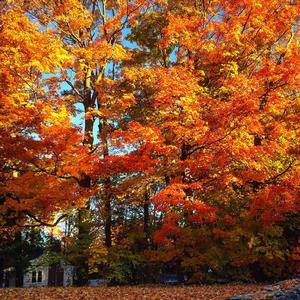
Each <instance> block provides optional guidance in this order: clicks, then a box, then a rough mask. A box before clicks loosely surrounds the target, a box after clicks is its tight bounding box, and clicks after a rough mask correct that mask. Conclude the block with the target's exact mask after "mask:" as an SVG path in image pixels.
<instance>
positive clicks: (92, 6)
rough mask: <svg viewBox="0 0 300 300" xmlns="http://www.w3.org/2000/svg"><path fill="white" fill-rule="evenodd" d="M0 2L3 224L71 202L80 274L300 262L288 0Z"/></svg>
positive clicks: (38, 216)
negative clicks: (0, 9) (153, 266)
mask: <svg viewBox="0 0 300 300" xmlns="http://www.w3.org/2000/svg"><path fill="white" fill-rule="evenodd" d="M1 5H2V6H3V13H2V14H1V21H0V26H1V40H0V50H1V53H0V61H1V73H0V76H1V85H0V97H1V98H0V99H1V117H0V132H1V154H0V160H1V182H0V183H1V185H0V189H1V190H0V192H1V195H0V196H1V198H0V199H1V202H0V204H1V206H0V216H1V219H0V222H1V232H3V234H5V233H6V236H7V237H9V234H10V233H11V232H16V231H17V230H20V228H22V226H23V227H24V226H25V227H26V226H55V225H57V224H58V222H59V221H61V220H62V219H63V218H67V217H68V215H70V214H73V215H76V222H75V223H76V227H77V231H76V234H74V235H73V236H72V238H73V248H72V249H73V250H72V251H73V252H74V253H73V254H72V255H73V258H74V263H75V264H77V267H78V268H77V270H78V272H77V281H78V284H86V283H87V280H88V272H89V268H90V269H93V268H94V267H95V268H96V269H97V268H98V267H99V268H100V266H105V265H108V267H107V270H108V273H109V272H111V274H113V275H111V274H110V275H111V278H114V280H115V279H116V280H115V281H118V280H119V281H122V280H124V274H128V273H126V272H127V271H126V270H127V269H128V268H132V272H131V274H132V276H133V277H134V275H133V274H134V273H136V271H135V270H136V269H137V268H143V267H145V265H146V262H145V261H147V260H148V258H150V261H151V263H153V264H155V263H156V264H162V263H165V264H170V266H172V267H173V269H176V272H177V275H178V278H179V280H180V281H183V280H184V274H189V280H190V282H199V280H202V279H203V278H206V277H207V276H209V275H207V274H208V270H212V272H213V275H215V276H222V274H223V273H226V272H228V273H230V272H232V270H234V272H238V269H239V267H245V270H246V271H244V273H245V274H244V275H243V276H245V277H247V276H248V274H249V276H254V277H259V276H261V275H257V274H258V273H261V274H262V273H264V275H263V276H277V275H278V274H279V275H284V274H283V273H284V270H285V269H286V267H287V265H289V267H290V269H289V272H294V271H297V270H298V268H299V228H298V224H299V221H298V220H299V207H300V203H299V199H300V197H299V188H298V186H299V163H298V162H297V158H298V155H299V143H298V141H297V138H298V137H299V128H298V122H299V115H298V110H299V96H298V94H299V79H300V73H299V72H300V71H299V70H300V53H299V31H298V23H299V17H300V16H299V11H300V7H299V5H300V4H299V3H298V2H297V1H292V0H289V1H287V0H272V1H269V2H268V5H266V4H265V3H264V2H263V1H261V0H247V1H242V2H241V1H240V2H237V1H231V0H227V1H219V0H210V1H205V0H203V1H181V0H169V1H165V0H156V1H154V0H153V1H150V0H149V1H148V0H147V1H139V0H135V1H133V0H132V1H123V0H121V1H117V0H116V1H113V0H112V1H108V0H100V1H96V0H90V1H79V0H65V1H57V0H50V1H42V0H35V1H22V0H15V1H7V2H6V3H5V4H1ZM74 116H75V120H76V122H77V123H78V119H79V118H80V116H82V120H81V121H82V124H81V125H80V126H79V125H74V124H73V123H74V120H73V123H72V118H73V119H74ZM97 235H98V236H97ZM293 235H294V237H293ZM75 236H76V238H75ZM19 238H20V235H19ZM76 247H77V248H76ZM72 251H71V252H72ZM76 251H77V253H75V252H76ZM130 261H131V266H130V267H128V265H130ZM122 264H124V265H125V267H124V268H123V267H122V266H121V267H120V265H122ZM142 266H143V267H142ZM275 266H276V267H275ZM148 267H149V266H148ZM99 268H98V269H99ZM122 268H123V269H122ZM126 268H127V269H126ZM145 268H146V267H145ZM120 269H122V270H125V272H123V271H122V272H123V273H122V272H121V271H120V272H119V270H120ZM109 270H110V271H109ZM114 270H115V271H116V272H115V271H114ZM154 270H155V269H154ZM260 270H263V272H260ZM118 272H119V273H118ZM145 272H146V271H145ZM154 272H155V271H153V273H154ZM121 273H122V274H123V275H122V274H121ZM246 273H247V274H246ZM114 274H115V275H114ZM276 274H277V275H276ZM279 275H278V276H279ZM130 276H131V275H130ZM230 276H231V275H230ZM232 276H233V277H234V276H237V277H239V276H242V275H232ZM118 278H119V279H118Z"/></svg>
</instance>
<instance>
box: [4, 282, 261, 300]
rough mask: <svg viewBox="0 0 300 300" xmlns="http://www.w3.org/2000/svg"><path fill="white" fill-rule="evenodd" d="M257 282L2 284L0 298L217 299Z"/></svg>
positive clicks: (254, 287) (248, 289)
mask: <svg viewBox="0 0 300 300" xmlns="http://www.w3.org/2000/svg"><path fill="white" fill-rule="evenodd" d="M260 287H261V286H260V285H254V284H248V285H243V284H230V285H201V286H187V287H180V286H167V287H162V286H140V287H128V286H126V287H98V288H92V287H82V288H72V287H70V288H62V287H59V288H4V289H0V299H5V300H21V299H22V300H50V299H55V300H60V299H64V300H68V299H69V300H77V299H78V300H85V299H88V300H96V299H107V300H123V299H124V300H129V299H130V300H144V299H147V300H148V299H151V300H170V299H176V300H177V299H178V300H188V299H204V300H214V299H216V300H221V299H227V298H228V297H230V296H233V295H237V294H241V293H249V292H254V291H255V290H257V289H259V288H260Z"/></svg>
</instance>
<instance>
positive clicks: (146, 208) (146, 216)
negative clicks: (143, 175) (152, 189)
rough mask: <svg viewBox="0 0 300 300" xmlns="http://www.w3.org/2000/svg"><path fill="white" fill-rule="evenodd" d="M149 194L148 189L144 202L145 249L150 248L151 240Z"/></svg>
mask: <svg viewBox="0 0 300 300" xmlns="http://www.w3.org/2000/svg"><path fill="white" fill-rule="evenodd" d="M149 201H150V197H149V193H148V190H147V187H146V191H145V202H144V235H145V242H144V245H145V249H148V248H149V240H150V231H149V229H150V228H149V204H150V203H149Z"/></svg>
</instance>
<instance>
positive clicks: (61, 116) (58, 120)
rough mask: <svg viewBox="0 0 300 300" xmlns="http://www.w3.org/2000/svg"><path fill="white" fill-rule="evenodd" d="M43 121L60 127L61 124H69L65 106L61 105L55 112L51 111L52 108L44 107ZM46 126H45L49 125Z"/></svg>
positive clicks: (68, 115)
mask: <svg viewBox="0 0 300 300" xmlns="http://www.w3.org/2000/svg"><path fill="white" fill-rule="evenodd" d="M44 114H45V121H46V123H49V124H51V125H60V124H63V123H66V124H67V123H69V121H70V114H69V112H68V110H67V107H66V106H65V105H61V107H60V108H59V109H57V110H53V108H52V107H50V106H46V107H45V108H44ZM49 124H47V126H48V125H49Z"/></svg>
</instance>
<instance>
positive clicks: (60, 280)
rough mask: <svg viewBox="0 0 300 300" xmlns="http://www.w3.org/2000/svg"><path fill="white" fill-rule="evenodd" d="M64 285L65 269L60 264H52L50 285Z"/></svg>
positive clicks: (49, 274)
mask: <svg viewBox="0 0 300 300" xmlns="http://www.w3.org/2000/svg"><path fill="white" fill-rule="evenodd" d="M63 285H64V269H63V268H61V267H60V266H50V267H49V273H48V286H63Z"/></svg>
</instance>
